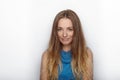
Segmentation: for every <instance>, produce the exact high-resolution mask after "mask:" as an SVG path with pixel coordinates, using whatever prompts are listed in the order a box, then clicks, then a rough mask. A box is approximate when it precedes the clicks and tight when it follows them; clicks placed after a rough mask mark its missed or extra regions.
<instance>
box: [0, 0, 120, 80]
mask: <svg viewBox="0 0 120 80" xmlns="http://www.w3.org/2000/svg"><path fill="white" fill-rule="evenodd" d="M119 7H120V6H119V2H118V0H0V80H39V75H40V74H39V72H40V62H41V55H42V53H43V52H44V50H45V49H46V48H47V46H48V42H49V38H50V34H51V28H52V23H53V19H54V17H55V15H56V14H57V13H58V12H59V11H61V10H64V9H72V10H74V11H75V12H76V13H77V14H78V16H79V18H80V20H81V22H82V26H83V31H84V34H85V37H86V41H87V44H88V46H89V47H90V48H91V50H92V52H93V55H94V80H120V58H119V57H120V37H119V34H120V31H119V29H120V28H119V27H120V24H119V21H120V10H119Z"/></svg>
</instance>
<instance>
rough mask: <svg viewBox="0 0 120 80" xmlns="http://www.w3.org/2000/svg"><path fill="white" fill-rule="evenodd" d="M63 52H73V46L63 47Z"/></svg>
mask: <svg viewBox="0 0 120 80" xmlns="http://www.w3.org/2000/svg"><path fill="white" fill-rule="evenodd" d="M63 50H64V51H69V50H71V46H70V45H69V46H63Z"/></svg>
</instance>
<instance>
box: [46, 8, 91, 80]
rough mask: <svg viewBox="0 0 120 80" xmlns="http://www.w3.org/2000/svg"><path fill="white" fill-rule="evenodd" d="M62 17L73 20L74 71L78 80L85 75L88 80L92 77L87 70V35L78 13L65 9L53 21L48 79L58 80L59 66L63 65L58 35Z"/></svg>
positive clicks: (49, 47)
mask: <svg viewBox="0 0 120 80" xmlns="http://www.w3.org/2000/svg"><path fill="white" fill-rule="evenodd" d="M61 18H68V19H70V20H71V21H72V24H73V30H74V36H73V41H72V45H71V51H72V61H71V66H72V71H73V74H74V76H75V78H76V79H77V80H80V78H81V77H80V76H85V77H86V78H87V79H88V80H89V79H90V75H89V74H88V72H87V71H86V69H87V62H86V60H87V57H88V55H87V51H86V42H85V37H84V35H83V30H82V26H81V22H80V20H79V17H78V16H77V14H76V13H75V12H74V11H72V10H70V9H67V10H63V11H61V12H59V13H58V14H57V15H56V17H55V19H54V22H53V26H52V33H51V37H50V41H49V46H48V50H47V51H48V62H47V70H48V74H47V75H48V77H47V79H48V80H57V79H58V66H59V65H60V66H62V65H61V61H60V54H59V53H60V50H61V49H62V44H61V43H60V41H59V38H58V35H57V26H58V22H59V20H60V19H61Z"/></svg>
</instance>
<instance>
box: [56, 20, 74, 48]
mask: <svg viewBox="0 0 120 80" xmlns="http://www.w3.org/2000/svg"><path fill="white" fill-rule="evenodd" d="M57 33H58V37H59V40H60V42H61V43H62V44H63V46H71V42H72V40H73V34H74V30H73V24H72V22H71V20H70V19H68V18H62V19H60V20H59V22H58V27H57Z"/></svg>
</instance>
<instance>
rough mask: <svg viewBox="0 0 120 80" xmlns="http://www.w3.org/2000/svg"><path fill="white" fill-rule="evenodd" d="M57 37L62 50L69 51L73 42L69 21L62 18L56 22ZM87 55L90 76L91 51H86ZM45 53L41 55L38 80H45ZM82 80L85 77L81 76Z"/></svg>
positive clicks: (72, 32) (91, 69)
mask: <svg viewBox="0 0 120 80" xmlns="http://www.w3.org/2000/svg"><path fill="white" fill-rule="evenodd" d="M57 35H58V38H59V40H60V42H61V43H62V45H63V50H65V51H69V50H70V49H71V43H72V40H73V35H74V30H73V25H72V22H71V20H70V19H68V18H62V19H60V20H59V22H58V27H57ZM87 53H88V59H87V62H88V64H89V65H88V66H87V67H88V68H87V71H88V72H89V73H90V74H91V76H92V74H93V72H92V71H93V66H92V64H93V60H92V59H93V56H92V52H91V50H90V49H89V48H88V49H87ZM47 54H48V53H47V51H46V52H44V53H43V55H42V61H41V72H40V80H47V63H46V62H47ZM83 80H87V79H86V77H85V76H83Z"/></svg>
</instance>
